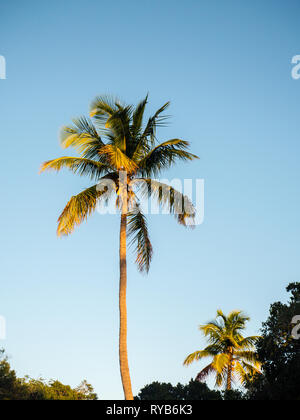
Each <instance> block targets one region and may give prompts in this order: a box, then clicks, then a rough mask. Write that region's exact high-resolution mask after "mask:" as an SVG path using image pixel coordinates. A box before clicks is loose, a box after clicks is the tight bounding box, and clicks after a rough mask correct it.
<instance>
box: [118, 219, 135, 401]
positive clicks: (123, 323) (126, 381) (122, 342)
mask: <svg viewBox="0 0 300 420" xmlns="http://www.w3.org/2000/svg"><path fill="white" fill-rule="evenodd" d="M126 229H127V214H126V213H125V212H122V215H121V227H120V292H119V307H120V336H119V358H120V371H121V377H122V384H123V390H124V395H125V399H126V400H133V394H132V387H131V379H130V373H129V365H128V355H127V304H126V289H127V264H126Z"/></svg>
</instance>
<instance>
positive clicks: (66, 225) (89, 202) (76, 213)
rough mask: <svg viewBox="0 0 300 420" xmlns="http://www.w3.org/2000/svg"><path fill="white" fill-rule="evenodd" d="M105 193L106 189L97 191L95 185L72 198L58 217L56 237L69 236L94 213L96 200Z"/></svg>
mask: <svg viewBox="0 0 300 420" xmlns="http://www.w3.org/2000/svg"><path fill="white" fill-rule="evenodd" d="M106 192H107V189H104V190H102V191H99V189H98V188H97V185H94V186H92V187H90V188H87V189H86V190H84V191H82V192H81V193H80V194H78V195H76V196H73V197H72V198H71V199H70V201H69V202H68V204H67V205H66V207H65V208H64V210H63V212H62V213H61V215H60V216H59V219H58V228H57V235H58V236H66V235H70V234H71V233H72V232H73V231H74V229H75V227H76V226H79V225H80V224H81V223H82V222H83V221H84V220H86V219H87V217H88V216H90V215H91V214H92V213H93V212H94V211H95V209H96V207H97V200H98V199H99V198H100V197H101V196H102V195H104V193H106Z"/></svg>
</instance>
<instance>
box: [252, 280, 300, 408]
mask: <svg viewBox="0 0 300 420" xmlns="http://www.w3.org/2000/svg"><path fill="white" fill-rule="evenodd" d="M287 292H290V293H291V295H292V296H291V299H290V301H289V302H288V303H287V304H283V303H281V302H276V303H274V304H273V305H271V308H270V316H269V318H268V319H267V321H266V322H265V323H264V324H263V328H262V338H261V339H260V340H259V342H258V344H257V351H258V356H259V359H260V361H261V362H262V369H263V375H262V376H261V377H257V378H256V379H255V380H254V382H253V383H252V384H250V385H248V398H249V399H256V400H300V340H295V339H293V337H292V329H293V325H292V323H291V322H292V319H293V318H294V317H295V316H296V315H300V283H292V284H290V285H289V286H288V287H287Z"/></svg>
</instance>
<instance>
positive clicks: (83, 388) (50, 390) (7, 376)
mask: <svg viewBox="0 0 300 420" xmlns="http://www.w3.org/2000/svg"><path fill="white" fill-rule="evenodd" d="M0 356H1V358H0V401H3V400H75V401H80V400H81V401H82V400H97V399H98V397H97V394H95V392H94V390H93V387H92V386H91V385H90V384H88V383H87V382H86V381H83V382H81V384H80V385H79V386H78V387H77V388H75V389H73V388H71V386H69V385H64V384H62V383H61V382H59V381H58V380H50V381H48V382H46V381H45V380H43V379H32V378H30V377H25V378H18V377H17V375H16V372H15V371H14V370H12V369H11V366H10V364H9V362H8V359H7V357H6V356H5V354H4V350H1V351H0Z"/></svg>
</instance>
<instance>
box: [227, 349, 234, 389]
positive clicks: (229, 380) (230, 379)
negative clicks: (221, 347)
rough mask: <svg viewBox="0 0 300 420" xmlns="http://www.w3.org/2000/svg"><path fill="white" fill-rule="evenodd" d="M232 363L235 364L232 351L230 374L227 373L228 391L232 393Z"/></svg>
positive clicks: (229, 366) (230, 355)
mask: <svg viewBox="0 0 300 420" xmlns="http://www.w3.org/2000/svg"><path fill="white" fill-rule="evenodd" d="M232 362H233V354H232V350H230V353H229V364H228V372H227V386H226V389H227V391H231V388H232Z"/></svg>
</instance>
